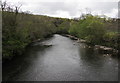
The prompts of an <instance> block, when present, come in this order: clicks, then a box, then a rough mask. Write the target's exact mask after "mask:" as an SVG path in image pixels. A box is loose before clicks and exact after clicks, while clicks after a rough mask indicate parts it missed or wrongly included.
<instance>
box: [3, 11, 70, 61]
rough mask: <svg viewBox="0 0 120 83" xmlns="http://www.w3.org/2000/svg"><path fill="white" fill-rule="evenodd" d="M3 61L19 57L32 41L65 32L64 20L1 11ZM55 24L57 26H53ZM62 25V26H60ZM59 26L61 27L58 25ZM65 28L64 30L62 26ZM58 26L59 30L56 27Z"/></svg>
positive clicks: (65, 21)
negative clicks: (15, 56)
mask: <svg viewBox="0 0 120 83" xmlns="http://www.w3.org/2000/svg"><path fill="white" fill-rule="evenodd" d="M2 17H3V22H2V23H3V24H2V25H3V36H2V39H3V43H2V44H3V59H6V58H12V57H13V56H14V55H21V54H22V53H23V51H24V49H25V47H26V46H27V45H28V44H30V43H31V42H32V41H34V40H37V39H44V38H45V37H48V36H50V35H52V34H54V33H57V32H58V31H65V32H66V31H67V30H68V23H69V21H67V20H66V19H60V18H59V20H57V19H56V18H52V17H47V16H40V15H32V14H24V13H18V14H17V15H16V14H15V13H14V12H7V11H3V16H2ZM55 23H57V26H56V25H55ZM61 23H62V24H61ZM60 24H61V25H60ZM65 25H67V26H66V28H64V26H65ZM58 26H60V28H59V27H58Z"/></svg>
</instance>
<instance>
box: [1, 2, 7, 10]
mask: <svg viewBox="0 0 120 83" xmlns="http://www.w3.org/2000/svg"><path fill="white" fill-rule="evenodd" d="M6 6H7V2H6V1H4V2H3V3H2V4H1V9H2V11H5V9H6Z"/></svg>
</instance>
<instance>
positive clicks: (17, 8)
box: [15, 4, 22, 14]
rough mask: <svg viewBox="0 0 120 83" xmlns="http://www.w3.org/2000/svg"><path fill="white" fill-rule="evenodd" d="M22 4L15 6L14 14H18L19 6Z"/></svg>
mask: <svg viewBox="0 0 120 83" xmlns="http://www.w3.org/2000/svg"><path fill="white" fill-rule="evenodd" d="M21 6H22V4H20V5H18V6H15V14H18V12H19V9H20V7H21Z"/></svg>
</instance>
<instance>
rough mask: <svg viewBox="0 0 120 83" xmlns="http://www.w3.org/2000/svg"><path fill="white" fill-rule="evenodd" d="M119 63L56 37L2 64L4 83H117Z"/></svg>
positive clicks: (67, 39) (115, 59)
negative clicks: (27, 82) (47, 82)
mask: <svg viewBox="0 0 120 83" xmlns="http://www.w3.org/2000/svg"><path fill="white" fill-rule="evenodd" d="M41 44H42V45H43V44H44V45H52V46H49V47H44V46H41ZM117 61H118V59H117V58H112V57H110V56H106V57H103V55H102V54H100V53H98V52H96V51H94V50H93V49H92V48H86V47H85V44H83V43H77V42H76V41H74V40H71V39H69V38H67V37H64V36H61V35H57V34H56V35H54V36H53V37H52V38H50V39H47V40H45V41H43V42H38V43H35V44H33V45H32V46H30V47H29V48H27V50H26V52H25V53H24V55H22V56H20V57H19V56H18V57H17V58H15V59H14V60H12V61H11V62H10V63H5V64H3V80H16V81H117V80H118V62H117Z"/></svg>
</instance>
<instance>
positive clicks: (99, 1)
mask: <svg viewBox="0 0 120 83" xmlns="http://www.w3.org/2000/svg"><path fill="white" fill-rule="evenodd" d="M3 1H4V0H3ZM6 1H7V2H8V3H9V4H11V5H13V4H14V5H17V4H19V3H20V4H22V7H21V10H22V11H30V12H32V13H33V14H39V15H47V16H53V17H63V18H74V17H79V16H80V15H81V13H86V8H88V9H89V10H90V11H91V13H92V14H95V15H96V14H98V15H102V14H104V15H106V16H108V17H112V18H116V17H118V1H119V0H6Z"/></svg>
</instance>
